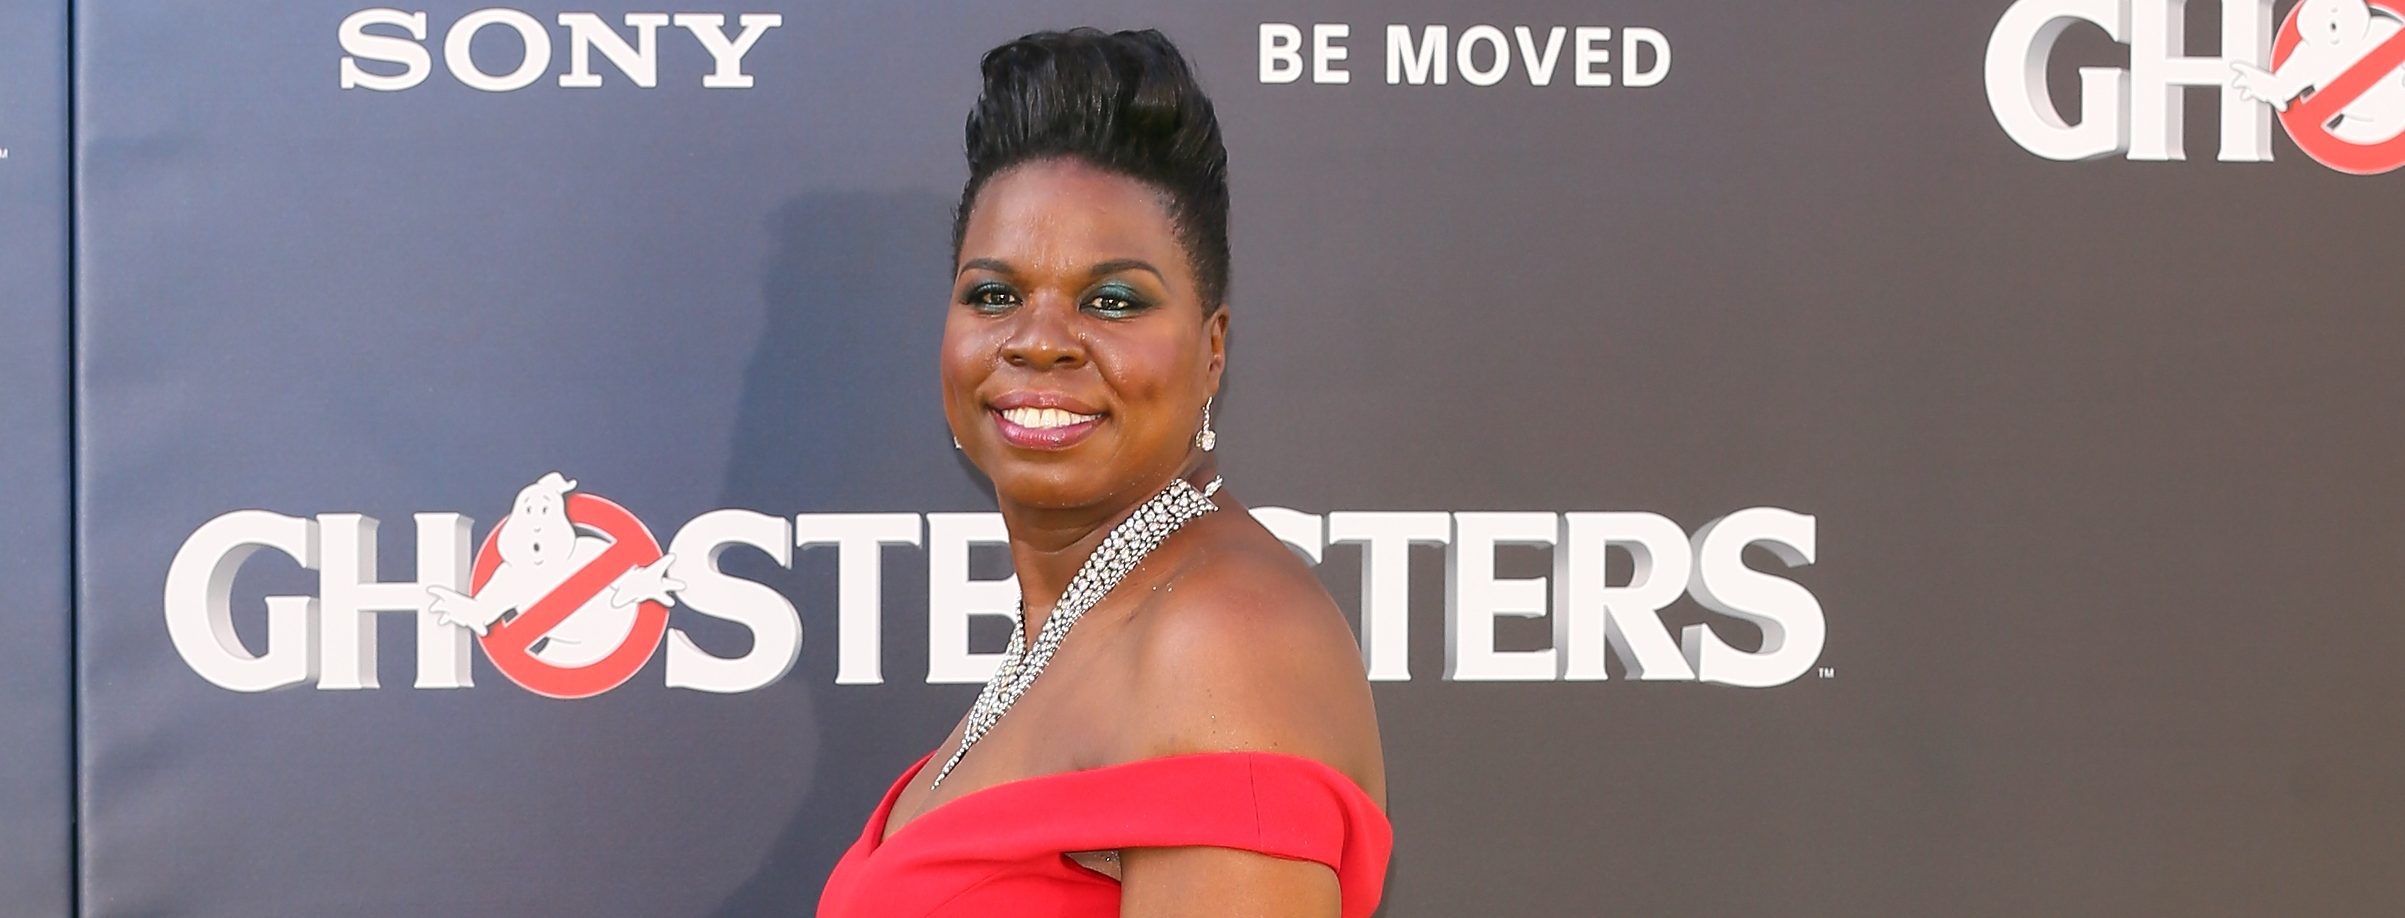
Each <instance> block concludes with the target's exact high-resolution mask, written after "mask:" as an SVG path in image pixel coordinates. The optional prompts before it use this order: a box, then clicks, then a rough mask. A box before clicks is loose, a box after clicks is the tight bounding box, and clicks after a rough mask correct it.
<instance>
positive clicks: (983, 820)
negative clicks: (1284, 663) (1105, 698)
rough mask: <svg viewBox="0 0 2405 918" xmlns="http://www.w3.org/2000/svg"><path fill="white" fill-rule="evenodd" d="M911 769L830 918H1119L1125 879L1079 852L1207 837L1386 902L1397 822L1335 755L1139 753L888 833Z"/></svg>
mask: <svg viewBox="0 0 2405 918" xmlns="http://www.w3.org/2000/svg"><path fill="white" fill-rule="evenodd" d="M933 757H934V753H932V752H931V753H928V754H927V755H924V756H920V757H919V760H918V761H917V762H914V763H912V764H911V766H910V767H909V768H908V769H905V770H904V771H903V772H902V777H901V778H900V779H899V780H897V781H895V782H894V785H893V788H892V789H891V790H888V791H886V792H885V799H884V800H882V801H880V802H879V803H878V804H877V811H876V812H874V813H871V814H869V818H868V827H867V828H866V829H865V830H863V831H862V832H861V833H860V839H859V840H858V841H856V842H853V843H852V847H851V849H850V850H848V851H846V852H844V855H843V859H842V860H840V861H837V862H836V864H835V870H834V872H833V873H831V874H829V875H828V876H827V886H826V891H825V892H823V893H821V894H820V896H819V900H818V918H938V916H980V918H982V916H990V915H1002V916H1010V915H1043V916H1047V918H1051V916H1060V918H1087V916H1097V918H1099V916H1112V915H1117V914H1119V882H1118V881H1116V880H1113V879H1111V878H1109V877H1106V876H1103V875H1102V874H1099V873H1095V872H1094V871H1091V870H1088V869H1086V868H1084V867H1082V866H1079V865H1078V864H1077V863H1076V862H1075V861H1072V860H1070V859H1069V858H1068V856H1067V852H1070V851H1103V850H1110V849H1115V848H1147V847H1180V846H1189V845H1199V846H1207V847H1214V848H1236V849H1240V850H1244V851H1258V852H1260V853H1263V854H1268V855H1272V856H1275V857H1282V858H1290V859H1295V860H1307V861H1317V862H1319V863H1322V864H1326V865H1328V867H1329V868H1330V869H1333V870H1335V871H1336V881H1337V885H1338V887H1339V889H1340V890H1341V891H1342V895H1343V915H1344V918H1364V916H1367V915H1368V914H1369V913H1370V912H1372V911H1374V910H1376V909H1377V907H1378V896H1379V894H1380V891H1381V890H1382V889H1383V887H1384V885H1385V882H1386V859H1387V856H1388V855H1389V854H1391V853H1392V851H1393V848H1394V829H1393V827H1392V826H1391V825H1390V824H1389V823H1388V822H1387V820H1386V814H1385V813H1384V812H1382V811H1380V810H1379V809H1378V804H1377V802H1376V801H1373V800H1371V799H1370V796H1369V794H1368V793H1366V792H1364V791H1363V790H1362V789H1361V787H1360V785H1357V784H1354V783H1353V780H1352V779H1351V778H1349V777H1346V776H1345V774H1344V773H1343V772H1340V771H1337V770H1336V769H1334V768H1332V767H1329V766H1328V765H1327V764H1325V763H1322V762H1318V761H1314V760H1312V759H1306V758H1302V757H1300V756H1291V755H1282V754H1279V753H1272V752H1204V753H1194V754H1190V755H1175V756H1168V757H1164V758H1156V759H1138V760H1136V761H1133V762H1124V763H1121V764H1118V765H1107V766H1104V767H1101V768H1092V769H1087V770H1084V771H1071V772H1062V773H1060V774H1052V775H1043V776H1039V777H1034V778H1028V779H1025V780H1020V781H1012V782H1010V783H1007V784H999V785H995V786H993V787H989V788H985V789H983V790H979V791H975V792H973V793H970V794H967V795H965V796H962V797H960V798H958V799H955V800H953V801H951V802H949V803H946V804H944V805H942V806H939V807H936V808H935V809H933V810H930V811H928V812H926V813H923V814H921V815H920V816H919V817H918V818H917V819H914V820H912V821H911V822H910V823H909V824H908V825H905V826H903V827H902V828H901V829H900V830H899V831H897V832H895V833H894V836H893V838H890V839H885V841H884V843H882V844H880V843H879V839H881V838H884V835H885V821H886V818H887V817H888V816H890V815H892V813H893V806H894V800H895V798H897V797H900V796H901V794H902V789H903V788H904V787H907V786H909V784H910V780H911V778H912V777H914V776H916V775H917V774H918V773H919V769H921V768H924V767H926V765H927V760H928V759H930V758H933Z"/></svg>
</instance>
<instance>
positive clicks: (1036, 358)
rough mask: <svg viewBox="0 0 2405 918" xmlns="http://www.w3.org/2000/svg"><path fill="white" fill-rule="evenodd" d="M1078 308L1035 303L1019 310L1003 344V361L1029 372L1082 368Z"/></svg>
mask: <svg viewBox="0 0 2405 918" xmlns="http://www.w3.org/2000/svg"><path fill="white" fill-rule="evenodd" d="M1076 314H1077V309H1076V307H1075V306H1073V305H1070V304H1066V303H1054V302H1045V301H1041V300H1039V301H1036V302H1031V303H1029V304H1027V306H1026V307H1024V308H1021V309H1020V310H1019V312H1018V315H1017V316H1015V317H1014V318H1015V319H1016V320H1017V321H1015V322H1013V323H1012V328H1011V334H1010V336H1009V337H1008V338H1005V339H1004V340H1003V342H1002V359H1003V360H1005V361H1007V362H1009V363H1010V365H1011V366H1014V367H1024V368H1027V369H1031V370H1056V369H1057V370H1068V369H1076V368H1077V367H1081V366H1084V365H1085V362H1086V345H1085V342H1084V341H1083V340H1080V339H1079V338H1078V335H1077V329H1076V327H1075V317H1076Z"/></svg>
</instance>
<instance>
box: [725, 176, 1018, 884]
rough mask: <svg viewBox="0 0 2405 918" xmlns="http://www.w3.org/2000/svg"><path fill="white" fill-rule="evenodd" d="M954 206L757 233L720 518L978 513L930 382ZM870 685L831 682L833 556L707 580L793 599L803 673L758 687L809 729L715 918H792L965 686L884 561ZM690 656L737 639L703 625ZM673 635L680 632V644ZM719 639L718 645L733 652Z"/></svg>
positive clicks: (808, 214)
mask: <svg viewBox="0 0 2405 918" xmlns="http://www.w3.org/2000/svg"><path fill="white" fill-rule="evenodd" d="M951 204H952V202H951V201H950V200H948V199H946V198H945V197H943V196H940V195H937V194H933V193H929V192H923V191H896V192H841V193H826V194H811V195H803V196H800V197H797V198H794V199H792V200H791V201H788V202H787V203H786V204H785V205H784V206H783V207H780V208H779V209H778V210H777V211H776V213H775V215H774V216H773V217H772V218H771V225H770V227H769V231H770V245H771V251H770V252H769V253H768V261H767V265H766V269H765V270H766V277H765V280H764V283H763V287H764V293H765V298H766V305H767V309H768V314H767V321H766V322H765V323H764V325H763V327H762V331H761V335H760V341H759V344H758V347H757V348H756V349H755V350H754V351H753V355H752V358H751V363H750V365H749V367H747V368H746V369H745V372H744V377H743V388H742V394H741V396H740V398H741V402H740V404H739V405H738V408H737V414H736V419H735V428H734V430H735V432H734V444H733V446H734V448H733V450H732V452H731V455H732V456H733V458H732V459H731V460H730V465H729V467H728V469H727V470H726V476H725V481H726V490H725V493H724V494H723V495H722V496H721V503H720V506H726V507H752V508H761V509H763V510H765V511H767V512H782V513H796V512H840V511H852V512H867V511H887V512H896V511H915V510H986V509H991V508H992V506H993V503H992V499H991V497H990V496H989V493H988V492H987V491H986V490H984V487H985V486H984V482H983V480H982V479H979V478H977V477H975V474H974V470H973V469H969V468H968V467H967V466H966V465H965V464H964V463H962V462H961V461H960V460H959V459H958V458H957V457H956V454H955V453H954V451H953V450H952V448H951V440H950V433H949V431H948V429H947V428H946V427H945V425H944V420H943V412H942V409H941V402H940V399H939V397H938V388H937V382H936V372H937V371H936V349H937V346H938V343H939V339H940V337H941V335H942V330H943V318H944V307H945V305H946V304H947V303H948V302H949V301H950V294H951V283H950V280H949V278H948V276H947V270H946V268H947V266H948V264H949V262H950V233H951V222H950V219H951ZM882 556H883V557H882V560H881V562H880V566H881V568H882V570H881V573H882V576H883V579H884V590H883V593H884V598H885V602H884V604H883V605H884V609H885V611H886V614H885V615H884V616H883V621H882V627H881V629H880V630H881V634H882V642H881V643H882V652H881V654H880V658H881V660H882V662H883V665H882V669H883V677H884V684H882V685H847V686H838V685H836V684H835V673H836V665H837V656H836V649H837V647H838V641H837V634H836V629H837V628H838V627H839V626H838V623H837V622H836V619H835V596H836V576H835V567H836V564H835V562H836V559H835V550H834V549H833V548H832V547H831V546H829V547H813V548H811V549H808V550H804V551H799V552H797V553H796V554H795V556H794V564H793V568H792V569H791V570H786V569H783V568H780V567H777V566H776V565H775V564H774V563H773V562H771V561H769V560H767V559H766V558H763V557H759V556H758V555H757V553H755V552H729V553H728V554H727V556H726V557H724V558H723V559H722V560H721V565H722V566H723V567H724V568H725V569H726V570H727V571H728V572H729V573H731V574H734V575H735V576H739V577H743V578H746V579H752V580H758V581H760V582H763V583H767V584H769V585H770V586H772V587H775V588H777V589H778V591H779V592H781V593H783V594H784V595H786V596H788V597H791V598H792V599H793V601H794V603H795V606H796V607H797V608H798V609H799V610H800V611H801V614H802V620H803V622H804V633H803V640H802V652H801V658H800V659H799V660H798V661H796V663H795V665H794V669H793V671H792V672H791V673H789V674H788V675H787V676H786V677H785V678H784V679H783V680H781V681H780V682H778V683H777V684H776V685H775V686H772V687H771V690H772V693H773V694H774V696H775V700H774V701H773V702H772V703H773V704H776V705H777V706H778V707H779V708H780V709H783V710H789V711H791V712H792V716H791V719H790V720H789V721H786V722H784V723H783V724H781V725H779V727H778V728H779V729H793V730H802V731H809V732H811V733H812V734H814V736H813V741H814V751H813V753H812V762H813V764H812V765H811V766H810V768H809V773H807V774H797V775H793V776H792V780H794V781H798V782H804V783H806V784H808V785H809V789H808V791H807V792H806V793H805V794H804V795H803V797H802V798H801V802H800V803H799V805H798V807H797V808H796V809H795V810H794V811H793V812H792V813H790V814H786V821H785V825H784V828H783V829H782V830H781V831H780V832H779V833H778V835H777V837H776V839H775V840H774V841H773V842H771V843H770V847H769V849H768V850H766V851H764V852H762V853H761V858H760V862H759V866H758V867H757V868H755V870H754V872H753V873H752V875H751V876H750V878H748V879H747V880H745V881H744V882H743V883H742V884H741V885H740V886H738V887H737V888H736V889H735V890H734V891H733V892H732V893H731V894H730V895H728V897H727V898H726V899H725V901H723V902H722V903H720V905H719V906H718V908H717V910H716V911H715V912H714V914H716V915H719V916H725V918H752V916H758V915H771V914H782V915H806V914H809V913H810V912H811V910H813V909H814V908H815V906H816V903H817V901H818V894H819V890H820V888H821V886H822V885H823V884H824V883H825V881H826V877H827V872H828V870H830V869H832V868H833V867H834V865H835V861H836V860H837V859H838V858H840V857H842V855H843V852H844V849H845V848H847V847H849V846H850V845H851V843H852V841H853V840H854V839H856V838H857V837H858V836H859V833H860V831H861V828H862V826H863V824H864V821H865V820H866V818H867V816H868V814H869V812H870V811H871V810H873V809H874V808H875V807H876V803H877V801H878V799H879V798H880V797H881V796H882V795H883V794H884V792H885V790H886V788H887V787H888V786H889V785H890V784H891V782H892V781H893V779H894V778H895V777H896V776H898V775H899V774H900V773H901V770H902V768H903V767H904V766H906V765H908V764H909V763H910V761H911V760H913V759H915V758H917V757H918V756H919V755H920V754H921V753H924V752H926V751H927V750H928V749H930V748H933V746H934V745H935V744H936V743H937V742H940V741H941V740H942V738H943V735H944V731H945V730H947V729H949V728H950V726H951V724H952V723H953V721H954V720H956V719H958V717H959V716H960V713H961V712H962V711H965V710H967V707H968V703H969V700H970V699H971V698H972V697H973V696H974V693H975V687H974V686H953V685H946V686H929V685H927V684H926V682H925V679H926V668H925V661H926V647H927V635H926V616H925V615H923V614H908V613H911V612H912V611H914V610H923V609H924V608H925V607H926V574H925V568H924V557H925V556H924V554H923V553H920V552H916V551H907V550H888V551H885V552H883V553H882ZM712 625H716V626H717V628H716V631H717V632H718V633H717V634H714V635H713V634H705V633H696V634H695V635H694V637H695V638H696V640H697V641H703V642H705V643H707V642H709V641H711V640H713V639H715V640H718V641H722V642H723V641H725V640H728V639H730V638H731V639H732V640H733V641H734V643H735V647H734V648H732V649H736V650H740V647H741V644H742V642H743V641H745V640H747V638H746V637H745V636H743V632H742V629H740V628H731V627H728V626H727V624H726V623H724V622H716V621H715V620H703V621H699V622H696V623H694V627H695V628H697V629H701V630H703V631H709V630H711V626H712ZM682 626H683V624H682V623H680V627H682ZM728 632H732V634H731V635H730V634H729V633H728Z"/></svg>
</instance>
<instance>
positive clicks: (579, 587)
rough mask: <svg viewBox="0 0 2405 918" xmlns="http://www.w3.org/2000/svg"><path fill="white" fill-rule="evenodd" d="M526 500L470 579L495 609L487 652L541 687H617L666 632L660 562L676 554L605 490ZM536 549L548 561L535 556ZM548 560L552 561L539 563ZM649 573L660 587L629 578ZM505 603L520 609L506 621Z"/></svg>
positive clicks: (478, 598)
mask: <svg viewBox="0 0 2405 918" xmlns="http://www.w3.org/2000/svg"><path fill="white" fill-rule="evenodd" d="M547 480H548V479H547ZM569 485H570V486H571V487H572V486H573V483H572V482H570V483H569ZM530 490H532V489H530ZM520 500H521V502H520V504H519V507H518V512H515V513H512V514H510V515H509V516H507V517H504V518H503V519H502V520H501V523H500V524H499V525H497V526H494V527H493V531H492V533H491V534H489V535H487V536H485V539H484V544H483V546H482V547H480V548H479V549H478V550H477V552H476V567H475V570H474V572H473V573H472V575H471V577H470V580H469V588H470V589H471V591H472V592H473V597H472V601H474V602H480V603H483V604H485V605H486V606H488V607H491V608H492V610H493V613H494V615H495V617H494V618H493V619H492V620H490V622H489V624H487V625H486V626H485V627H484V630H483V631H482V636H481V637H479V638H478V642H479V643H480V644H482V645H483V647H484V654H485V656H486V657H488V658H490V659H491V660H492V661H493V665H494V666H495V667H498V668H499V669H500V670H501V672H502V674H503V675H506V676H508V677H509V678H510V680H511V681H514V682H516V683H518V684H519V685H520V686H523V687H525V688H526V690H527V691H531V692H534V693H535V694H538V695H545V696H548V697H552V698H590V697H592V696H595V695H599V694H601V693H603V692H606V691H609V690H611V689H614V688H617V687H618V686H619V685H621V684H624V683H625V682H626V680H628V679H630V678H633V677H634V675H635V672H636V671H637V670H640V669H642V668H643V664H644V663H645V662H646V661H648V660H650V659H651V655H652V652H653V651H655V650H657V649H659V646H660V639H661V637H662V636H663V635H665V634H666V632H667V628H668V606H667V604H666V603H664V602H662V601H661V600H662V599H664V598H667V595H668V594H667V593H666V592H665V591H664V590H663V589H661V588H660V587H658V586H657V584H658V583H659V582H660V579H661V578H663V577H664V571H665V569H666V568H667V564H666V563H662V562H668V561H673V560H674V558H673V557H671V556H663V555H662V554H661V553H660V543H659V541H658V540H657V539H654V538H652V535H651V530H650V529H648V528H645V527H644V525H643V521H642V520H639V519H636V518H635V515H634V514H632V513H629V512H627V510H626V508H624V507H621V506H618V505H617V504H615V503H612V502H611V501H610V500H609V499H607V498H603V497H599V496H595V495H592V494H582V493H576V494H567V493H561V494H558V495H557V498H555V499H553V500H551V501H549V502H548V503H545V502H542V501H539V500H538V501H535V502H533V503H529V502H527V500H526V498H525V497H524V496H523V495H522V496H521V499H520ZM553 514H556V516H552V515H553ZM562 517H564V519H561V518H562ZM512 527H521V530H520V531H518V532H515V533H513V532H511V528H512ZM530 533H539V534H534V535H531V537H530ZM596 534H597V535H596ZM545 540H548V541H549V544H548V546H546V545H545ZM546 550H548V552H549V554H548V555H547V556H546V554H545V553H546ZM537 558H540V559H542V561H544V562H546V563H544V564H540V565H538V564H536V563H533V562H532V559H537ZM541 566H547V567H549V568H551V570H550V571H548V572H542V571H538V570H536V569H537V568H538V567H541ZM530 571H533V573H529V572H530ZM647 574H648V575H650V576H651V577H652V578H653V584H654V585H653V587H652V588H651V589H649V590H641V589H637V590H631V591H630V589H629V587H628V585H627V584H628V582H629V581H630V580H634V579H639V578H641V577H643V576H644V575H647ZM666 583H669V584H674V586H671V587H668V588H667V589H674V588H676V587H681V586H682V584H676V583H675V581H672V580H670V581H666ZM496 587H497V589H496ZM488 592H490V593H498V594H501V595H498V596H490V597H488ZM505 604H506V605H505ZM504 608H514V609H515V610H516V611H517V615H516V616H514V617H511V618H509V619H507V620H506V621H503V620H499V617H498V613H499V612H500V611H502V610H503V609H504Z"/></svg>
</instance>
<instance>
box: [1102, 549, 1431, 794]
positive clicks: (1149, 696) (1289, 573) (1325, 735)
mask: <svg viewBox="0 0 2405 918" xmlns="http://www.w3.org/2000/svg"><path fill="white" fill-rule="evenodd" d="M1212 516H1213V517H1222V516H1224V517H1227V518H1226V519H1213V520H1211V521H1210V522H1211V523H1212V524H1213V525H1210V526H1208V527H1196V528H1197V529H1199V530H1201V531H1198V532H1196V533H1195V534H1196V535H1200V536H1204V538H1203V539H1201V540H1198V541H1197V542H1196V543H1195V544H1194V546H1193V547H1194V550H1193V551H1190V552H1187V553H1184V554H1185V557H1184V558H1183V559H1182V561H1181V563H1180V565H1179V567H1178V568H1177V569H1176V570H1175V572H1174V573H1172V574H1171V575H1170V576H1169V577H1168V578H1167V579H1166V580H1165V582H1163V583H1162V584H1161V585H1160V587H1159V589H1158V590H1157V591H1156V593H1155V594H1154V597H1153V598H1152V599H1151V600H1150V601H1148V602H1146V603H1145V604H1144V606H1143V607H1142V609H1141V610H1140V611H1139V612H1138V613H1137V615H1136V616H1134V617H1133V618H1132V619H1131V621H1130V622H1129V624H1130V626H1131V627H1130V633H1129V636H1130V637H1131V638H1132V639H1133V640H1132V644H1133V648H1132V649H1133V650H1134V654H1133V659H1132V660H1131V662H1132V663H1133V664H1134V665H1135V666H1136V667H1137V671H1136V675H1135V678H1134V680H1133V687H1134V692H1133V697H1131V698H1129V699H1127V700H1128V702H1129V704H1130V706H1131V708H1130V713H1132V714H1134V715H1135V717H1134V718H1132V721H1131V722H1132V724H1133V726H1134V729H1135V730H1136V731H1137V735H1136V736H1134V737H1132V738H1131V739H1132V741H1133V745H1135V746H1137V747H1138V749H1137V750H1136V751H1137V752H1138V753H1139V754H1140V755H1142V756H1146V757H1151V756H1163V755H1177V754H1181V753H1191V752H1237V751H1260V752H1275V753H1281V754H1285V755H1294V756H1300V757H1303V758H1308V759H1315V760H1318V761H1320V762H1324V763H1326V764H1328V765H1330V766H1333V767H1334V768H1336V769H1337V770H1338V771H1341V772H1344V773H1345V774H1346V775H1348V776H1350V777H1352V778H1353V780H1354V782H1355V783H1357V784H1360V785H1361V786H1362V788H1363V789H1364V790H1367V791H1369V792H1370V795H1371V796H1372V797H1373V798H1375V799H1378V800H1384V799H1385V796H1386V793H1385V768H1384V765H1383V762H1382V761H1381V757H1380V754H1379V745H1378V719H1377V713H1376V710H1375V708H1374V706H1373V704H1372V702H1371V699H1370V691H1369V681H1368V677H1367V675H1366V674H1365V673H1364V671H1363V669H1362V664H1361V648H1360V645H1359V643H1358V642H1357V641H1356V640H1355V638H1354V636H1353V631H1352V629H1351V628H1350V627H1349V626H1348V625H1347V624H1346V623H1345V620H1344V615H1343V613H1342V612H1341V611H1340V610H1338V609H1337V607H1336V603H1335V601H1334V600H1332V599H1330V598H1329V596H1328V593H1327V591H1326V590H1325V589H1322V588H1321V587H1320V585H1319V579H1318V577H1317V576H1316V575H1315V574H1314V573H1313V572H1312V570H1311V568H1310V567H1309V566H1307V565H1305V564H1304V563H1303V562H1302V560H1301V559H1300V558H1298V557H1296V556H1295V555H1294V553H1293V552H1292V551H1291V550H1290V549H1288V548H1287V547H1286V545H1285V543H1282V542H1279V541H1278V540H1277V538H1276V537H1275V536H1273V535H1271V534H1270V533H1269V532H1268V531H1267V530H1266V529H1263V528H1261V527H1260V525H1259V524H1257V523H1255V522H1254V521H1253V520H1252V519H1251V518H1250V517H1249V516H1248V515H1246V514H1244V513H1243V512H1242V511H1241V510H1238V511H1236V512H1233V513H1226V514H1213V515H1212Z"/></svg>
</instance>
